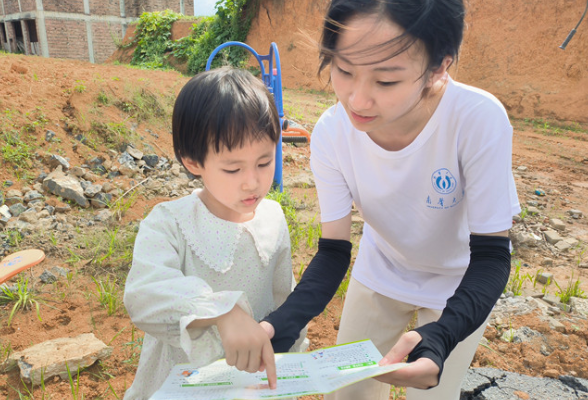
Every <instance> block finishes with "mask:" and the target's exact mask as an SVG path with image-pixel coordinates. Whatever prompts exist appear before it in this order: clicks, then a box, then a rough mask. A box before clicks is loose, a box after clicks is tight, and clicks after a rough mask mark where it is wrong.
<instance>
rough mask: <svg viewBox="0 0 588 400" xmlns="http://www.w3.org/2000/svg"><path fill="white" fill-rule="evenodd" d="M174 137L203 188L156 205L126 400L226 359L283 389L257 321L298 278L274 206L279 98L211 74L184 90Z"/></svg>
mask: <svg viewBox="0 0 588 400" xmlns="http://www.w3.org/2000/svg"><path fill="white" fill-rule="evenodd" d="M172 128H173V145H174V151H175V155H176V157H177V159H178V160H179V161H180V162H181V163H182V164H183V165H184V167H185V168H186V169H187V170H188V171H190V172H191V173H192V174H194V175H197V176H200V177H201V179H202V182H203V184H204V189H202V190H200V191H195V192H194V193H192V194H191V195H189V196H186V197H184V198H181V199H178V200H173V201H169V202H165V203H161V204H158V205H157V206H155V207H154V208H153V211H151V213H150V214H149V216H148V217H147V218H145V220H144V221H143V222H142V223H141V226H140V229H139V233H138V235H137V239H136V242H135V248H134V254H133V265H132V268H131V270H130V272H129V275H128V278H127V281H126V287H125V295H124V302H125V306H126V308H127V310H128V312H129V315H130V317H131V319H132V321H133V322H134V323H135V324H136V325H137V327H139V328H140V329H142V330H143V331H145V337H144V340H143V349H142V351H141V358H140V361H139V367H138V370H137V374H136V376H135V380H134V382H133V385H132V386H131V388H130V389H129V390H128V391H127V392H126V394H125V399H147V398H149V397H150V396H151V395H152V394H153V393H154V392H155V391H156V390H157V389H158V388H159V387H160V386H161V384H162V383H163V381H164V380H165V378H166V377H167V375H168V374H169V372H170V370H171V368H172V367H173V366H174V365H175V364H177V363H185V362H191V363H195V364H196V365H197V366H204V365H206V364H209V363H211V362H213V361H215V360H217V359H219V358H222V357H226V360H227V363H228V364H229V365H234V366H236V367H237V368H238V369H239V370H245V371H249V372H256V371H263V370H264V369H265V370H267V376H268V383H269V385H270V387H272V388H274V387H275V386H276V372H275V361H274V353H273V350H272V346H271V343H270V341H269V337H268V335H267V334H266V332H265V331H264V330H263V329H262V327H261V326H260V324H259V323H258V322H257V321H259V320H261V319H262V318H263V317H265V316H266V315H268V314H269V313H270V312H271V311H273V310H275V309H276V307H277V306H279V305H280V304H281V303H282V302H283V301H284V300H285V299H286V297H287V296H288V294H289V293H290V292H291V291H292V287H293V285H294V279H293V274H292V265H291V258H290V238H289V233H288V226H287V223H286V220H285V218H284V214H283V212H282V209H281V207H280V205H279V204H278V203H276V202H274V201H271V200H268V199H264V197H265V195H266V194H267V193H268V191H269V190H270V187H271V185H272V183H273V176H274V165H275V153H276V151H275V150H276V144H277V143H278V140H279V139H280V125H279V117H278V112H277V110H276V107H275V104H274V101H273V98H272V97H271V95H270V93H269V92H268V90H267V89H266V87H265V86H264V84H263V83H262V82H261V81H260V80H259V79H256V78H255V77H253V75H251V74H250V73H248V72H246V71H243V70H238V69H230V68H220V69H216V70H213V71H209V72H204V73H201V74H199V75H197V76H195V77H194V78H192V80H190V81H189V82H188V83H187V84H186V85H185V86H184V88H183V89H182V90H181V92H180V94H179V96H178V98H177V100H176V103H175V107H174V112H173V127H172ZM301 336H304V335H301ZM300 343H301V342H299V343H298V344H296V345H295V349H296V350H299V347H300Z"/></svg>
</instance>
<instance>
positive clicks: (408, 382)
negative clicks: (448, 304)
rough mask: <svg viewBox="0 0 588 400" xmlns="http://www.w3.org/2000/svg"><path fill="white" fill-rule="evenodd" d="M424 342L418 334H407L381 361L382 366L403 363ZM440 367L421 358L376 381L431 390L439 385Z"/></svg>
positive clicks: (412, 332)
mask: <svg viewBox="0 0 588 400" xmlns="http://www.w3.org/2000/svg"><path fill="white" fill-rule="evenodd" d="M421 340H422V337H421V335H419V334H418V333H417V332H414V331H411V332H407V333H405V334H404V335H402V336H401V337H400V340H398V342H397V343H396V344H395V345H394V347H392V349H391V350H390V351H389V352H388V354H386V355H385V356H384V358H382V360H380V363H379V364H380V365H390V364H395V363H399V362H402V361H403V360H404V358H405V357H406V356H407V355H408V354H409V353H410V352H411V351H412V350H413V349H414V348H415V346H416V345H417V344H418V343H419V342H420V341H421ZM438 376H439V367H438V366H437V364H435V363H434V362H433V360H430V359H428V358H419V359H418V360H416V361H415V362H412V363H410V365H408V366H407V367H404V368H401V369H399V370H397V371H394V372H390V373H388V374H384V375H380V376H377V377H375V379H377V380H379V381H380V382H384V383H389V384H391V385H394V386H408V387H413V388H416V389H429V388H431V387H435V386H437V385H438V384H439V379H438Z"/></svg>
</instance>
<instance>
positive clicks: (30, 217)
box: [18, 208, 39, 224]
mask: <svg viewBox="0 0 588 400" xmlns="http://www.w3.org/2000/svg"><path fill="white" fill-rule="evenodd" d="M18 219H19V220H20V221H24V222H28V223H29V224H35V223H37V221H39V217H38V216H37V211H35V209H32V208H29V209H28V210H26V211H25V212H23V213H21V214H20V215H19V217H18Z"/></svg>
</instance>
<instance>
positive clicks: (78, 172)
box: [70, 166, 86, 178]
mask: <svg viewBox="0 0 588 400" xmlns="http://www.w3.org/2000/svg"><path fill="white" fill-rule="evenodd" d="M70 172H71V173H72V174H73V175H75V176H77V177H78V178H81V177H82V176H84V174H85V173H86V169H85V168H82V167H78V166H75V167H73V168H72V169H71V171H70Z"/></svg>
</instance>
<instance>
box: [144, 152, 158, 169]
mask: <svg viewBox="0 0 588 400" xmlns="http://www.w3.org/2000/svg"><path fill="white" fill-rule="evenodd" d="M143 161H145V164H147V165H148V166H150V167H151V168H155V166H156V165H157V163H159V157H158V156H157V155H156V154H145V155H144V156H143Z"/></svg>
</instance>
